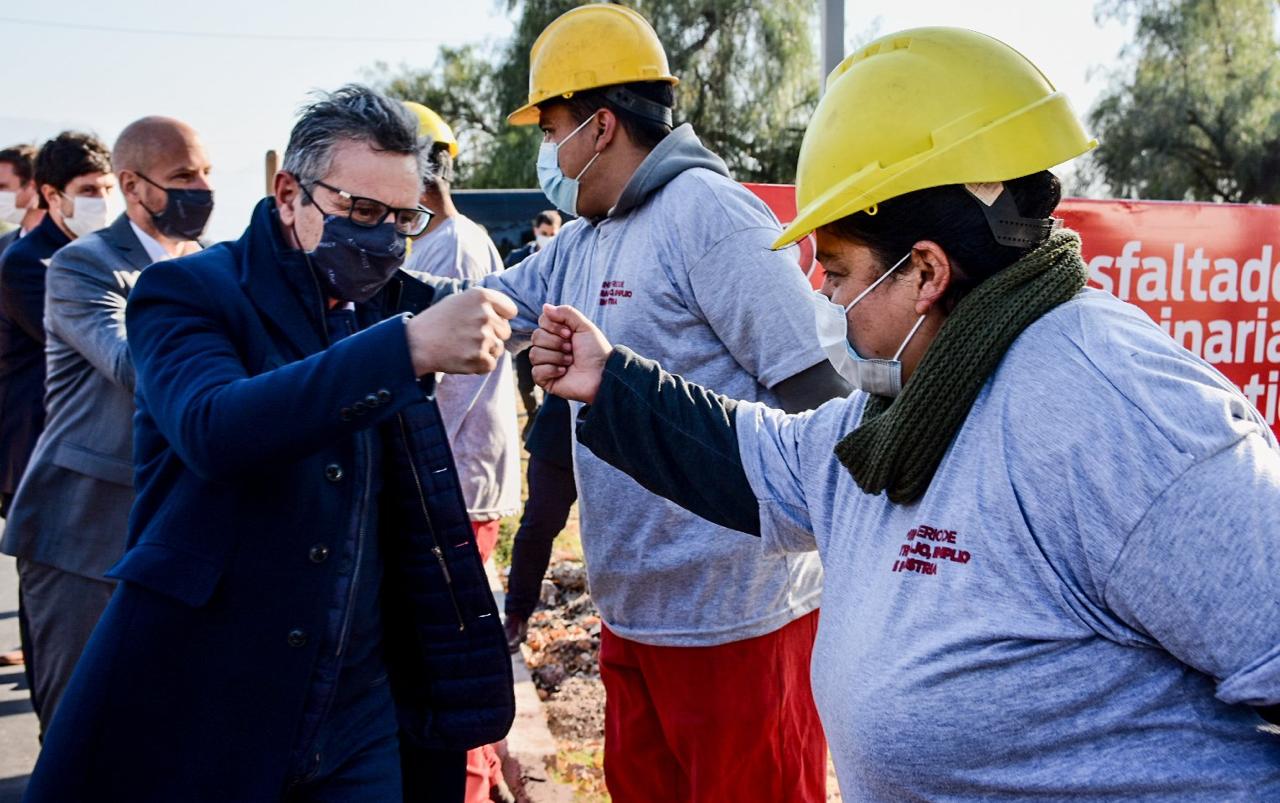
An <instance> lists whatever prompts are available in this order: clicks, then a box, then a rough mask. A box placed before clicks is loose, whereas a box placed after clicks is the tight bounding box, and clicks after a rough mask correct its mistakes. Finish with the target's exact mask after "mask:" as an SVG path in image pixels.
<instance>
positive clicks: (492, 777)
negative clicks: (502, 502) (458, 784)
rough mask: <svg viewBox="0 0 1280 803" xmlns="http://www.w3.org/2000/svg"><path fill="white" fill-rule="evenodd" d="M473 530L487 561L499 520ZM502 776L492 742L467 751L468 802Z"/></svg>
mask: <svg viewBox="0 0 1280 803" xmlns="http://www.w3.org/2000/svg"><path fill="white" fill-rule="evenodd" d="M471 532H473V533H474V534H475V537H476V547H477V548H479V550H480V560H483V561H487V560H489V556H490V555H492V554H493V548H494V547H495V546H497V545H498V520H497V519H494V520H493V521H473V522H471ZM501 778H502V761H501V759H499V758H498V751H497V750H496V749H494V746H493V745H491V744H486V745H484V746H483V747H477V748H475V749H473V750H468V751H467V794H466V798H464V800H465V801H466V803H487V801H488V800H489V789H490V788H491V787H493V786H494V785H496V784H497V783H498V781H499V779H501Z"/></svg>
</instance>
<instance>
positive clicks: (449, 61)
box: [371, 0, 819, 187]
mask: <svg viewBox="0 0 1280 803" xmlns="http://www.w3.org/2000/svg"><path fill="white" fill-rule="evenodd" d="M507 4H508V9H509V10H510V11H511V13H512V15H513V16H514V15H518V17H517V22H516V25H515V30H514V32H513V34H512V37H511V39H510V41H508V42H507V43H506V45H505V46H504V47H501V48H497V49H493V51H492V52H493V55H492V56H490V57H486V51H484V50H482V49H481V48H479V47H477V46H474V45H468V46H466V47H460V48H442V49H441V51H440V53H439V54H438V55H437V58H436V61H435V63H434V64H433V65H432V66H431V68H429V69H427V70H421V69H418V68H413V67H407V66H406V67H401V68H399V69H398V70H395V71H393V70H391V69H390V68H388V66H387V65H386V64H378V65H375V67H374V68H373V70H372V73H371V78H372V80H373V81H374V83H375V84H376V85H378V86H380V87H381V88H383V89H384V90H385V91H387V92H388V93H390V94H392V95H394V96H395V97H400V98H404V99H406V100H416V101H418V102H420V103H424V104H426V105H427V106H429V107H431V108H432V109H435V110H436V111H437V112H439V113H440V114H441V116H443V117H444V118H445V119H446V120H448V121H449V123H450V125H452V126H454V129H455V132H456V133H457V135H458V140H459V143H460V145H461V146H462V153H461V155H460V156H459V158H458V162H457V165H456V166H457V169H458V175H459V184H460V185H461V186H469V187H535V186H537V176H536V173H535V171H534V160H535V157H536V155H537V150H538V142H539V140H540V132H539V131H538V130H537V128H536V127H532V126H530V127H523V128H516V127H513V126H508V125H507V124H506V115H507V113H508V112H510V111H512V110H514V109H516V108H517V107H519V106H521V105H523V104H524V102H525V100H526V98H527V96H528V86H529V50H530V48H531V47H532V46H533V42H534V40H535V39H537V38H538V35H539V34H540V33H542V30H543V29H544V28H545V27H546V26H547V24H548V23H550V22H551V21H552V20H554V19H555V18H556V17H558V16H560V15H561V14H563V13H564V12H565V11H568V10H569V9H571V8H574V7H576V6H578V5H579V3H577V2H571V1H569V0H507ZM629 5H631V6H632V7H634V8H635V9H636V10H637V11H639V12H640V13H641V14H643V15H644V16H645V17H647V18H648V19H649V21H650V22H652V23H653V26H654V29H655V30H656V31H657V33H658V37H659V39H661V41H662V42H663V45H664V46H665V48H666V51H667V56H668V59H669V61H670V64H671V71H672V73H673V74H675V75H676V76H678V77H679V78H680V79H681V83H680V85H679V86H678V87H677V88H676V120H677V122H688V123H692V124H693V127H694V130H695V131H697V132H698V135H699V136H700V137H701V138H702V140H703V142H704V143H706V144H707V146H708V147H709V148H711V149H712V150H714V151H716V152H717V153H718V154H719V155H720V156H721V157H722V158H724V160H725V161H726V162H727V163H728V165H729V168H730V169H731V170H732V171H733V173H734V176H735V177H736V178H738V179H739V180H742V181H777V182H790V181H792V180H793V179H794V177H795V164H796V158H797V156H798V155H799V151H800V141H801V139H802V137H803V136H804V126H805V123H806V122H807V121H808V119H809V116H810V114H811V113H812V111H813V107H814V106H815V105H816V103H817V99H818V83H819V82H818V68H817V57H816V54H815V51H814V41H813V37H814V32H815V31H816V30H817V24H816V22H817V21H816V4H814V3H812V2H809V0H771V2H768V3H758V2H752V0H634V2H631V3H629Z"/></svg>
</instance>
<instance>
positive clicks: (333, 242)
mask: <svg viewBox="0 0 1280 803" xmlns="http://www.w3.org/2000/svg"><path fill="white" fill-rule="evenodd" d="M295 236H296V234H295ZM303 253H304V254H306V256H307V261H308V262H309V263H310V264H311V269H312V270H314V271H315V273H316V277H317V278H318V279H319V280H320V284H321V286H322V287H323V289H324V291H325V293H326V295H328V296H329V297H330V298H336V299H338V300H340V301H351V302H353V303H356V304H359V303H362V302H365V301H368V300H369V299H371V298H373V296H374V295H375V294H377V292H378V291H379V290H381V289H382V288H383V287H384V286H386V284H387V282H389V281H391V277H393V276H395V274H396V271H397V270H399V269H400V266H401V265H402V264H404V253H405V238H404V235H403V234H400V233H399V232H397V231H396V228H395V224H394V223H379V224H378V225H376V226H373V227H372V228H368V227H365V226H357V225H356V224H355V223H352V222H351V220H350V219H349V218H346V217H342V216H339V215H325V217H324V233H323V234H321V235H320V242H318V243H316V248H315V250H314V251H304V252H303Z"/></svg>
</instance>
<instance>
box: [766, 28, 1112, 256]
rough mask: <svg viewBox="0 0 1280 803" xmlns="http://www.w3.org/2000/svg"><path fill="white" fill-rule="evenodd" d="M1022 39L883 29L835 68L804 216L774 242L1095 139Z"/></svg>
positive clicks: (1041, 164) (807, 143)
mask: <svg viewBox="0 0 1280 803" xmlns="http://www.w3.org/2000/svg"><path fill="white" fill-rule="evenodd" d="M1097 144H1098V143H1097V140H1094V139H1091V138H1090V137H1089V135H1087V134H1086V133H1085V132H1084V128H1083V126H1082V125H1081V123H1080V120H1079V118H1077V117H1076V114H1075V112H1074V111H1072V109H1071V104H1070V103H1069V102H1068V101H1067V98H1066V96H1065V95H1063V94H1062V93H1061V92H1058V91H1057V90H1056V89H1055V88H1054V86H1053V84H1051V83H1050V82H1049V79H1048V78H1046V77H1045V76H1044V73H1042V72H1040V70H1039V69H1037V68H1036V66H1035V65H1034V64H1032V63H1031V62H1030V61H1028V60H1027V58H1026V57H1025V56H1023V55H1022V54H1021V53H1019V52H1018V51H1016V50H1014V49H1013V48H1011V47H1009V46H1008V45H1006V44H1005V43H1003V42H1001V41H999V40H998V39H993V38H992V37H990V36H986V35H985V34H980V33H976V32H974V31H967V30H963V29H959V28H916V29H914V30H909V31H902V32H901V33H895V34H890V35H888V36H882V37H880V38H879V39H877V40H876V41H874V42H872V43H871V44H869V45H867V46H866V47H864V48H863V49H862V50H861V51H859V52H857V53H854V54H853V55H850V56H849V57H848V58H846V59H845V60H844V61H843V62H841V63H840V65H839V66H838V67H836V68H835V69H834V70H832V72H831V75H830V76H829V77H828V79H827V91H826V94H825V95H823V97H822V100H821V101H820V102H819V103H818V108H817V109H816V110H814V113H813V118H812V119H811V120H810V121H809V126H808V128H807V129H806V130H805V134H804V142H803V143H802V144H801V146H800V159H799V162H798V163H797V165H796V209H797V212H796V217H795V220H794V221H792V223H791V224H790V225H789V226H787V227H786V228H785V229H784V230H783V232H782V236H781V237H779V238H778V240H777V242H775V243H774V248H782V247H784V246H787V245H790V244H791V243H794V242H795V241H796V240H799V239H800V238H802V237H804V236H805V235H807V234H809V233H810V232H812V231H813V230H814V229H817V228H818V227H819V226H824V225H826V224H827V223H831V222H832V221H836V220H840V219H841V218H844V217H847V216H849V215H852V214H854V213H855V212H863V211H868V210H870V211H872V212H873V213H874V209H875V207H876V205H877V204H879V203H880V202H881V201H885V200H888V199H890V198H896V197H897V196H899V195H905V194H906V193H909V192H914V191H915V190H922V189H926V188H928V187H940V186H943V185H946V184H972V183H986V182H999V181H1008V180H1010V179H1014V178H1019V177H1021V176H1026V175H1030V174H1032V173H1037V172H1039V171H1041V170H1048V169H1049V168H1050V167H1053V166H1054V165H1057V164H1061V163H1062V162H1065V161H1067V160H1069V159H1073V158H1075V157H1076V156H1079V155H1080V154H1082V153H1085V152H1086V151H1089V150H1090V149H1092V148H1094V147H1095V146H1096V145H1097Z"/></svg>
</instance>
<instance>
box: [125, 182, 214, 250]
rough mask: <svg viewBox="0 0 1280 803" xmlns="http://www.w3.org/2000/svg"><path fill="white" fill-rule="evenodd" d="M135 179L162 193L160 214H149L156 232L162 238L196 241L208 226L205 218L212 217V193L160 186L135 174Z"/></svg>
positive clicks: (207, 219) (207, 220) (211, 191)
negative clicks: (136, 176)
mask: <svg viewBox="0 0 1280 803" xmlns="http://www.w3.org/2000/svg"><path fill="white" fill-rule="evenodd" d="M138 177H139V178H141V179H142V180H143V181H145V182H147V183H148V184H150V185H151V186H153V187H156V188H157V189H161V190H164V193H165V205H164V209H163V210H161V211H160V212H158V213H157V212H152V211H151V210H150V209H147V208H146V206H145V205H144V206H143V207H142V208H143V209H147V212H148V213H149V214H150V215H151V221H152V222H153V223H155V224H156V229H158V230H159V232H160V233H161V234H163V235H164V236H166V237H171V238H173V239H175V240H198V239H200V235H201V234H204V227H205V226H206V225H208V223H209V215H211V214H213V190H188V189H182V188H179V187H161V186H160V185H159V184H157V183H155V182H154V181H152V180H151V179H149V178H147V177H146V176H144V175H142V174H141V173H138Z"/></svg>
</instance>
